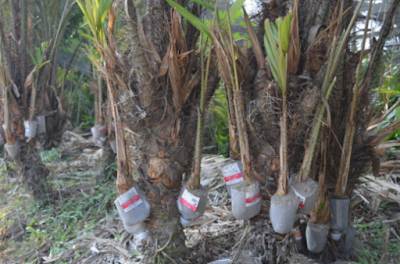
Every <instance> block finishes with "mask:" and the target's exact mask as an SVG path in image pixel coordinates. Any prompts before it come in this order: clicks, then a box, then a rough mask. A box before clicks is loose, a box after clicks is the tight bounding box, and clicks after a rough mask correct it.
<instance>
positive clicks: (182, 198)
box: [176, 184, 208, 226]
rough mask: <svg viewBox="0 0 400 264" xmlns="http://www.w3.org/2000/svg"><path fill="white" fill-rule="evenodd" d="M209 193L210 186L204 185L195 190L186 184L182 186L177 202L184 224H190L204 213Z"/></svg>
mask: <svg viewBox="0 0 400 264" xmlns="http://www.w3.org/2000/svg"><path fill="white" fill-rule="evenodd" d="M207 194H208V188H207V187H204V186H200V188H199V189H194V190H190V189H187V188H186V184H184V185H183V186H182V189H181V193H180V194H179V198H178V200H177V201H176V202H177V204H178V210H179V212H180V213H181V217H180V221H181V224H182V225H183V226H187V225H189V224H190V223H191V222H192V221H193V220H194V219H196V218H199V217H200V216H202V215H203V214H204V211H205V210H206V205H207Z"/></svg>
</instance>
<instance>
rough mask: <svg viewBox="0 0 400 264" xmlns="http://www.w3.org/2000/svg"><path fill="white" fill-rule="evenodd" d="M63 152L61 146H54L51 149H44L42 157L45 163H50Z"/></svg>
mask: <svg viewBox="0 0 400 264" xmlns="http://www.w3.org/2000/svg"><path fill="white" fill-rule="evenodd" d="M61 152H62V149H61V148H52V149H51V150H44V151H42V152H41V153H40V158H41V159H42V161H43V163H45V164H50V163H52V162H53V161H55V160H57V159H58V158H59V157H60V154H61Z"/></svg>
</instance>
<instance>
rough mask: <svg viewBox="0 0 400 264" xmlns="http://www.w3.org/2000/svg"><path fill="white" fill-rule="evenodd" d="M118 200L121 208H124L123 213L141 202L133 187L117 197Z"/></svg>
mask: <svg viewBox="0 0 400 264" xmlns="http://www.w3.org/2000/svg"><path fill="white" fill-rule="evenodd" d="M118 201H119V203H120V205H121V207H122V209H124V211H125V213H127V212H129V211H130V210H132V209H133V208H135V207H136V206H138V205H139V204H141V203H142V199H140V196H139V194H138V192H137V191H136V189H135V187H132V189H130V190H129V191H127V192H126V193H124V194H122V195H121V196H120V197H119V198H118Z"/></svg>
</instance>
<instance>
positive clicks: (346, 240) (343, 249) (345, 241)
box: [338, 226, 356, 254]
mask: <svg viewBox="0 0 400 264" xmlns="http://www.w3.org/2000/svg"><path fill="white" fill-rule="evenodd" d="M344 234H345V236H342V238H341V239H340V243H339V246H338V250H339V252H340V253H345V254H347V253H349V251H350V249H351V246H352V245H353V241H354V237H355V236H356V230H355V229H354V228H352V227H350V226H349V227H348V228H347V230H346V231H345V232H344Z"/></svg>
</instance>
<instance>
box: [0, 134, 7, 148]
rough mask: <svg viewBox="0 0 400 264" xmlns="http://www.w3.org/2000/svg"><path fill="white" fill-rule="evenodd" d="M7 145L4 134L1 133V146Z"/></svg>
mask: <svg viewBox="0 0 400 264" xmlns="http://www.w3.org/2000/svg"><path fill="white" fill-rule="evenodd" d="M4 143H6V140H5V139H4V136H3V134H1V133H0V145H4Z"/></svg>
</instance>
